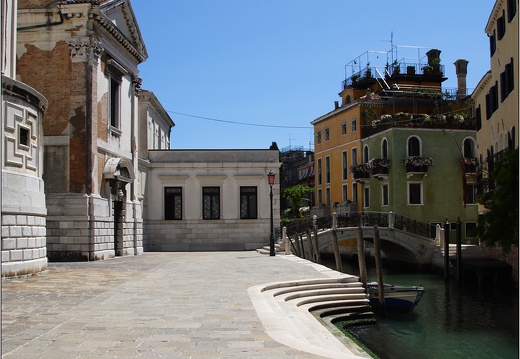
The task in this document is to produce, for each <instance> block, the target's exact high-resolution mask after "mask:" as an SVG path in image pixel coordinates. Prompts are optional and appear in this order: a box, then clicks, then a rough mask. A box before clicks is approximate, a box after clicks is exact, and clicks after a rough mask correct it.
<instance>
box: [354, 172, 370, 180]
mask: <svg viewBox="0 0 520 359" xmlns="http://www.w3.org/2000/svg"><path fill="white" fill-rule="evenodd" d="M353 174H354V179H356V180H358V179H368V178H370V174H369V173H368V172H367V171H354V172H353Z"/></svg>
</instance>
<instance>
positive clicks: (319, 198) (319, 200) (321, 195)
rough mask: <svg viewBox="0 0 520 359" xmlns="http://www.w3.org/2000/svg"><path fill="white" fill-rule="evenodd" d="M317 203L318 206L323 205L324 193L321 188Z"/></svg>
mask: <svg viewBox="0 0 520 359" xmlns="http://www.w3.org/2000/svg"><path fill="white" fill-rule="evenodd" d="M316 201H317V202H318V204H320V205H321V204H323V193H322V191H321V188H320V189H318V198H316Z"/></svg>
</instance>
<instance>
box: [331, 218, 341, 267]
mask: <svg viewBox="0 0 520 359" xmlns="http://www.w3.org/2000/svg"><path fill="white" fill-rule="evenodd" d="M337 227H338V215H337V214H336V212H334V214H333V215H332V232H331V241H332V250H333V251H334V259H335V260H336V270H337V271H338V272H343V264H342V263H341V254H340V252H339V243H338V233H337V231H336V228H337Z"/></svg>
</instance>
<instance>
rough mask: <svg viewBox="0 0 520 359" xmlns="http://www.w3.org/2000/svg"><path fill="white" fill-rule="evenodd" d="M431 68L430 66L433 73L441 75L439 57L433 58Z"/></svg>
mask: <svg viewBox="0 0 520 359" xmlns="http://www.w3.org/2000/svg"><path fill="white" fill-rule="evenodd" d="M431 68H432V72H433V74H434V75H442V71H441V59H440V58H436V59H433V60H432V63H431Z"/></svg>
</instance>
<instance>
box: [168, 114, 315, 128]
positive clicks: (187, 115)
mask: <svg viewBox="0 0 520 359" xmlns="http://www.w3.org/2000/svg"><path fill="white" fill-rule="evenodd" d="M166 112H169V113H174V114H176V115H180V116H186V117H192V118H198V119H201V120H206V121H214V122H223V123H230V124H232V125H242V126H254V127H271V128H301V129H309V128H312V127H310V126H286V125H267V124H265V123H248V122H238V121H228V120H220V119H218V118H211V117H204V116H197V115H190V114H187V113H182V112H176V111H169V110H167V111H166Z"/></svg>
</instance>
